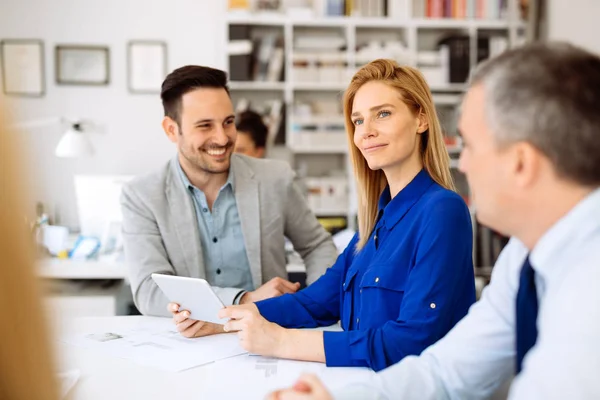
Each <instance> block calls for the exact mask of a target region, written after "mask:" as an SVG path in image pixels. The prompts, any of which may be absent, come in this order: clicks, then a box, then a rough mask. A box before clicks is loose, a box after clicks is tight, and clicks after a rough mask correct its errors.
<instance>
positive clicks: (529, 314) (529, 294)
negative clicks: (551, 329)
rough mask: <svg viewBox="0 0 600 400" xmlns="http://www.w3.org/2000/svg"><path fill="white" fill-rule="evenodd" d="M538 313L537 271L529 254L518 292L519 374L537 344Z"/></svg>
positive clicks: (523, 267)
mask: <svg viewBox="0 0 600 400" xmlns="http://www.w3.org/2000/svg"><path fill="white" fill-rule="evenodd" d="M537 315H538V299H537V292H536V290H535V271H534V270H533V268H531V264H530V262H529V256H527V258H526V259H525V262H524V263H523V266H522V267H521V276H520V278H519V291H518V293H517V318H516V319H517V364H516V373H517V374H519V372H521V368H522V366H523V358H525V354H527V352H528V351H529V350H530V349H531V348H532V347H533V345H535V341H536V339H537V324H536V322H537Z"/></svg>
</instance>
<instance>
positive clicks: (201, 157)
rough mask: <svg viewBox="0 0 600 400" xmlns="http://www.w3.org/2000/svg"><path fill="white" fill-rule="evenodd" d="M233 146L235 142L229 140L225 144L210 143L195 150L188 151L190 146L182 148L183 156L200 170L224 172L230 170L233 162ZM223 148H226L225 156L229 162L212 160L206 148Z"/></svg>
mask: <svg viewBox="0 0 600 400" xmlns="http://www.w3.org/2000/svg"><path fill="white" fill-rule="evenodd" d="M232 147H233V143H232V142H231V141H229V142H227V144H226V145H225V146H213V145H208V146H203V147H201V148H199V149H195V151H194V150H190V151H188V149H190V147H189V146H182V148H181V149H180V150H181V154H182V155H183V157H184V158H185V159H186V160H187V161H188V162H189V163H190V164H191V165H193V166H194V167H195V168H197V169H198V170H201V171H202V172H205V173H208V174H222V173H225V172H227V171H229V166H230V163H231V153H230V150H231V148H232ZM223 148H224V149H225V156H226V157H227V162H226V163H223V164H220V163H212V162H211V160H210V157H211V156H210V155H208V154H207V153H206V150H209V149H223ZM213 164H216V165H213Z"/></svg>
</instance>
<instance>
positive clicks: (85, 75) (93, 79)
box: [55, 45, 110, 86]
mask: <svg viewBox="0 0 600 400" xmlns="http://www.w3.org/2000/svg"><path fill="white" fill-rule="evenodd" d="M55 57H56V83H57V84H59V85H97V86H103V85H108V83H109V82H110V51H109V49H108V47H106V46H79V45H73V46H71V45H59V46H56V50H55Z"/></svg>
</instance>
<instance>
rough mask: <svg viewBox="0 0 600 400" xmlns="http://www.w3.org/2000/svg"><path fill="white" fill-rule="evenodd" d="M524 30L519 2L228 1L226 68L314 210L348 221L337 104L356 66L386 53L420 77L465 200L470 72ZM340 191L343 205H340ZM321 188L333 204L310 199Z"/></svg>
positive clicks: (350, 209)
mask: <svg viewBox="0 0 600 400" xmlns="http://www.w3.org/2000/svg"><path fill="white" fill-rule="evenodd" d="M253 4H254V6H252V5H253ZM252 7H254V8H252ZM524 34H525V25H524V23H523V22H522V16H521V15H520V10H519V2H518V0H312V1H310V0H304V1H302V0H295V1H293V2H287V1H285V0H277V1H275V0H261V1H258V2H249V1H243V0H235V1H234V0H230V12H229V14H228V17H227V40H228V51H227V55H226V65H227V66H228V71H229V74H230V80H231V85H230V87H231V90H232V97H233V98H234V101H236V102H238V103H239V104H238V109H243V108H244V107H251V108H255V109H258V110H260V111H261V112H263V113H264V114H265V116H266V117H267V119H268V120H269V122H270V123H271V124H275V126H272V127H271V128H270V132H272V134H273V137H272V138H271V139H270V141H269V143H272V144H278V145H280V146H285V147H286V148H287V150H288V152H289V154H291V156H290V158H289V161H290V162H291V163H292V164H293V166H294V168H295V169H296V171H297V173H298V175H299V176H300V177H302V178H303V180H304V182H308V184H307V188H308V189H307V190H308V193H309V195H310V193H312V195H311V196H313V197H312V199H313V200H311V201H312V203H311V204H312V205H313V210H314V211H315V213H316V214H317V215H318V216H319V215H321V216H331V215H336V216H340V215H345V216H347V219H348V225H349V226H350V227H353V221H354V220H355V214H356V210H355V207H356V206H355V205H353V204H355V202H353V201H350V200H352V198H353V196H354V191H353V188H352V182H353V179H352V177H351V171H350V167H349V165H350V164H349V160H348V144H347V138H346V135H345V127H344V121H343V117H342V105H341V100H342V97H343V93H344V90H345V88H346V86H347V85H348V82H349V81H350V79H351V77H352V75H353V74H354V73H355V72H356V70H357V69H359V68H360V67H361V66H363V65H365V64H366V63H368V62H370V61H372V60H374V59H377V58H392V59H394V60H396V61H398V62H399V63H401V64H407V65H411V66H415V67H417V68H418V69H419V70H420V71H421V72H422V73H423V75H424V76H425V78H426V80H427V82H428V83H429V85H430V88H431V90H432V92H433V95H434V101H435V103H436V107H437V111H438V115H439V116H440V119H441V123H442V126H443V128H444V131H445V133H446V139H447V140H446V142H447V145H448V146H449V152H450V156H451V167H452V170H453V175H454V176H455V180H456V181H457V186H458V187H459V190H460V191H461V193H462V194H463V196H464V198H465V199H466V200H467V201H468V200H469V193H468V185H467V183H466V180H465V179H464V176H462V174H461V173H460V172H459V171H458V169H457V167H458V155H459V153H460V139H459V138H458V136H457V132H456V114H457V112H456V110H457V105H458V104H459V103H460V100H461V97H462V94H463V92H464V90H465V88H466V82H467V80H468V77H469V74H470V72H471V70H472V69H473V68H474V67H475V66H476V65H477V64H478V63H479V62H481V61H483V60H485V59H487V58H489V57H492V56H495V55H497V54H499V53H501V52H503V51H504V50H506V49H507V48H510V47H513V46H517V45H519V43H521V41H522V39H521V38H523V37H524ZM278 112H279V113H281V114H280V115H276V114H277V113H278ZM332 182H335V183H332ZM323 185H325V186H327V185H329V186H327V188H324V187H323ZM310 188H312V192H311V189H310ZM340 191H342V192H344V191H345V193H344V194H345V196H346V198H347V201H340V199H341V196H338V195H339V193H340ZM329 192H332V193H335V196H337V197H335V198H336V200H335V201H333V202H329V200H330V199H325V200H323V201H322V202H321V201H318V200H314V198H315V196H317V197H318V196H324V193H329ZM323 204H327V206H322V205H323ZM332 207H333V208H332Z"/></svg>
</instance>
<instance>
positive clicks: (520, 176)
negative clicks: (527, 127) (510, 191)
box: [513, 143, 543, 187]
mask: <svg viewBox="0 0 600 400" xmlns="http://www.w3.org/2000/svg"><path fill="white" fill-rule="evenodd" d="M542 157H543V156H542V155H541V154H540V151H539V150H537V149H536V148H535V147H533V146H532V145H531V144H529V143H518V144H516V145H515V149H514V157H513V160H514V162H513V173H514V176H515V177H516V181H517V184H518V185H519V187H528V186H531V185H532V184H533V183H534V182H535V180H536V179H537V178H538V176H539V175H540V173H541V171H540V168H541V167H542V165H541V160H542Z"/></svg>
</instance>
